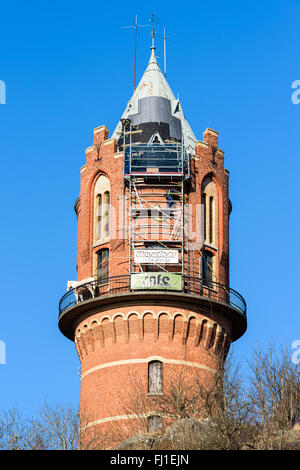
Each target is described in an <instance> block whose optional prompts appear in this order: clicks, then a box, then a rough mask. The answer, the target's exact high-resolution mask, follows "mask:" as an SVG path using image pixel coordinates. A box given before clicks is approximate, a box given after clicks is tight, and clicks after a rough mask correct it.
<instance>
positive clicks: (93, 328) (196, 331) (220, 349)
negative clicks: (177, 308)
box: [75, 310, 230, 360]
mask: <svg viewBox="0 0 300 470" xmlns="http://www.w3.org/2000/svg"><path fill="white" fill-rule="evenodd" d="M149 335H151V336H152V337H153V341H159V340H160V337H161V336H162V335H163V337H164V338H167V341H169V342H172V341H174V340H175V339H176V340H177V341H178V340H179V341H180V342H181V343H182V344H187V343H188V342H189V344H190V345H191V346H192V347H199V346H202V347H203V348H205V349H206V350H210V351H211V352H213V353H215V354H218V355H219V354H220V355H223V354H225V355H226V354H227V352H228V349H229V345H230V338H229V334H228V332H227V331H225V329H224V328H222V327H221V326H220V325H219V324H218V323H216V322H213V321H211V320H210V319H209V318H206V317H203V316H202V317H201V318H199V317H197V316H196V315H195V314H191V313H188V312H175V313H173V314H171V313H170V312H168V311H162V312H159V313H158V314H155V313H154V312H151V311H149V310H147V311H145V312H143V313H141V312H132V311H131V312H128V313H126V314H124V313H122V312H118V313H116V314H114V315H113V316H110V315H107V314H106V315H104V316H102V317H101V318H97V317H96V318H95V316H94V317H93V318H92V319H91V320H90V321H89V322H86V323H84V324H81V325H80V327H79V328H77V330H76V333H75V344H76V347H77V351H78V355H79V358H80V359H81V360H82V359H83V358H84V356H85V355H88V354H89V353H90V352H91V351H94V350H95V347H96V345H98V346H100V347H105V345H106V344H107V341H109V344H111V342H112V343H113V344H117V343H118V342H119V341H120V339H121V338H122V341H123V342H124V341H125V343H127V344H128V343H130V342H131V340H132V339H133V338H134V341H136V340H137V338H138V341H144V339H145V338H146V337H148V336H149Z"/></svg>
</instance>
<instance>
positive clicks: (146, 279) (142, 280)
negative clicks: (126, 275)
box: [130, 272, 182, 291]
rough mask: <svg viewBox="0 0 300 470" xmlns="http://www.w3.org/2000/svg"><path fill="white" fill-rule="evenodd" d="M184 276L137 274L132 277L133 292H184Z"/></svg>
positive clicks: (131, 286)
mask: <svg viewBox="0 0 300 470" xmlns="http://www.w3.org/2000/svg"><path fill="white" fill-rule="evenodd" d="M181 280H182V275H181V274H174V273H168V272H153V273H151V272H147V273H136V274H131V276H130V288H131V289H132V290H141V289H142V290H148V289H149V290H150V289H151V290H156V289H157V290H179V291H181V290H182V284H181Z"/></svg>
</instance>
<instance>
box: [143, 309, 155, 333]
mask: <svg viewBox="0 0 300 470" xmlns="http://www.w3.org/2000/svg"><path fill="white" fill-rule="evenodd" d="M156 322H157V321H156ZM142 325H143V337H145V336H146V335H153V338H155V337H156V325H155V314H154V313H153V312H151V311H146V312H144V313H143V316H142Z"/></svg>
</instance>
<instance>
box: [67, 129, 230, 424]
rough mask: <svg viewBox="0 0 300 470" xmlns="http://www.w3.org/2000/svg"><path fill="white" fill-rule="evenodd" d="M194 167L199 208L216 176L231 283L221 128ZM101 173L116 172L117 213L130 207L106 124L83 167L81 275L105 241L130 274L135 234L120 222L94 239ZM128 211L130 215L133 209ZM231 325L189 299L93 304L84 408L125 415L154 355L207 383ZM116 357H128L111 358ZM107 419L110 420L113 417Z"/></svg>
mask: <svg viewBox="0 0 300 470" xmlns="http://www.w3.org/2000/svg"><path fill="white" fill-rule="evenodd" d="M99 143H101V148H100V160H97V148H96V145H97V144H99ZM213 153H214V161H213ZM191 172H192V181H191V183H192V184H191V187H190V190H189V191H188V192H187V194H186V195H185V203H186V204H191V205H192V206H193V208H194V207H196V204H201V185H202V182H203V179H204V178H205V176H206V175H208V174H209V175H211V176H212V178H213V181H214V183H215V185H216V187H217V192H218V198H217V209H216V214H217V221H218V222H217V236H216V239H217V249H218V250H217V254H216V256H217V276H218V280H219V282H221V283H224V284H227V285H228V283H229V274H228V257H229V240H228V224H229V213H228V172H227V171H226V170H225V169H224V153H223V151H221V150H220V149H218V133H216V131H213V130H211V129H207V130H206V131H205V133H204V141H203V142H198V144H197V146H196V153H195V156H194V157H193V158H192V161H191ZM101 174H103V175H105V176H107V177H108V178H109V180H110V184H111V205H112V206H113V207H114V208H115V215H116V220H117V221H118V220H120V215H122V211H123V210H124V208H122V207H121V208H119V197H123V196H124V194H127V190H126V189H125V187H124V183H123V158H122V154H121V153H117V147H116V143H115V141H114V140H110V139H108V130H107V129H106V127H105V126H102V127H100V128H97V129H95V130H94V144H93V146H92V147H89V148H88V149H87V150H86V165H85V166H84V167H82V169H81V189H80V203H79V204H78V210H77V214H78V248H77V266H78V280H82V279H86V278H89V277H91V276H92V275H93V257H94V254H95V253H96V252H97V250H99V249H100V248H106V247H107V248H110V253H111V256H110V272H109V275H110V276H115V275H120V274H128V261H127V262H126V257H128V252H129V247H128V241H127V240H120V239H119V233H118V232H116V233H113V230H112V229H113V227H111V237H110V241H109V242H107V243H105V244H104V245H101V246H93V243H94V239H93V233H94V187H95V183H96V180H97V178H98V176H99V175H101ZM120 211H121V214H120ZM125 215H126V217H128V211H127V210H125ZM192 225H193V227H192V228H193V230H194V231H199V230H200V227H198V226H197V225H196V218H194V220H193V222H192ZM208 249H209V248H208ZM193 255H194V256H195V257H197V256H198V257H199V258H200V254H199V252H198V250H194V252H193ZM230 329H231V325H230V323H229V322H228V321H227V320H226V319H225V318H224V317H222V315H218V313H216V312H215V311H214V315H213V317H212V316H211V312H209V311H208V312H206V311H205V310H203V311H197V309H195V307H192V306H189V305H183V306H182V307H181V308H179V309H178V308H175V307H172V306H170V305H169V306H165V307H164V306H163V305H160V306H159V305H142V306H141V305H138V304H137V305H136V306H135V307H132V306H131V307H120V309H118V308H111V309H109V310H107V311H95V310H91V314H90V316H89V317H88V318H86V320H84V321H83V322H81V323H80V324H79V325H78V327H77V330H76V334H75V343H76V348H77V351H78V355H79V358H80V360H81V375H82V379H81V398H80V403H81V410H82V411H84V413H85V414H87V415H88V416H89V422H90V423H93V422H94V421H96V422H97V420H102V419H105V418H107V419H110V418H111V417H115V416H119V415H123V414H124V410H123V409H122V406H123V400H124V397H126V396H128V395H129V394H130V391H131V389H130V387H131V386H132V384H131V383H130V376H131V375H132V376H135V375H137V376H138V377H140V378H141V379H142V383H143V387H144V389H145V391H146V390H147V367H148V365H147V361H148V360H149V358H151V357H160V358H162V360H163V361H165V362H164V380H166V378H167V377H168V374H171V373H174V371H175V370H176V368H182V363H183V362H186V364H188V365H187V366H186V368H187V369H188V370H192V369H194V370H197V371H198V372H199V374H200V376H201V377H202V378H203V382H204V383H205V382H206V381H207V380H208V377H209V376H212V375H213V374H214V371H219V368H220V363H221V361H222V358H223V357H224V356H226V354H227V351H228V349H229V344H230ZM116 361H124V363H121V364H119V365H111V366H109V367H108V366H107V364H110V363H115V362H116ZM172 361H173V362H172ZM174 361H175V362H174ZM176 361H179V362H178V363H177V362H176ZM192 364H194V365H192ZM195 364H197V365H198V366H199V367H195ZM104 365H106V366H105V367H104ZM93 368H94V369H93ZM122 423H123V421H122ZM102 426H105V427H106V426H109V422H108V423H106V424H103V425H102Z"/></svg>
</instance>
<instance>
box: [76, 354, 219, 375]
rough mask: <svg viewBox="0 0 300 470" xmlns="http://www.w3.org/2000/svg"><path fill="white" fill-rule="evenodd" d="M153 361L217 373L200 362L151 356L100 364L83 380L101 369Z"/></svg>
mask: <svg viewBox="0 0 300 470" xmlns="http://www.w3.org/2000/svg"><path fill="white" fill-rule="evenodd" d="M151 361H161V362H163V363H165V364H175V365H182V366H188V367H196V368H198V369H204V370H207V371H209V372H212V373H213V374H215V373H216V372H217V371H216V370H215V369H212V368H211V367H208V366H205V365H203V364H199V363H198V362H190V361H180V360H177V359H166V358H165V357H161V356H150V357H147V358H143V359H128V360H123V361H114V362H107V363H106V364H100V365H99V366H95V367H92V368H91V369H89V370H87V371H86V372H85V373H84V374H82V376H81V380H83V379H84V377H86V376H87V375H89V374H92V373H93V372H96V371H98V370H100V369H105V368H106V367H114V366H123V365H127V364H146V363H148V362H151Z"/></svg>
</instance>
